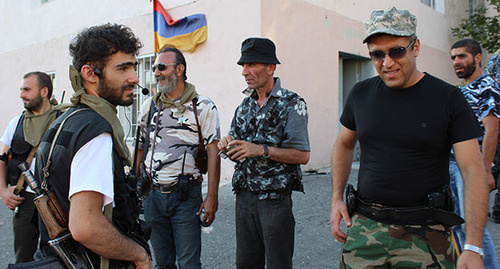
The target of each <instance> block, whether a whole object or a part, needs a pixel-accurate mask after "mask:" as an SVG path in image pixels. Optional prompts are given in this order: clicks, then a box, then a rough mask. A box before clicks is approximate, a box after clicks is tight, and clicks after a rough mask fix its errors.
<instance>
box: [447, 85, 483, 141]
mask: <svg viewBox="0 0 500 269" xmlns="http://www.w3.org/2000/svg"><path fill="white" fill-rule="evenodd" d="M448 113H449V118H450V125H449V128H448V132H449V137H450V142H451V144H455V143H457V142H462V141H466V140H469V139H473V138H478V137H481V136H482V135H483V130H482V129H481V126H480V125H479V123H478V121H477V118H476V116H475V115H474V113H473V112H472V109H471V107H470V105H469V103H468V102H467V100H466V99H465V97H464V95H463V94H462V93H461V92H460V90H459V89H458V88H457V89H456V90H455V91H453V93H452V95H451V96H450V100H449V105H448Z"/></svg>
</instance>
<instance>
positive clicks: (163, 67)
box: [153, 63, 177, 72]
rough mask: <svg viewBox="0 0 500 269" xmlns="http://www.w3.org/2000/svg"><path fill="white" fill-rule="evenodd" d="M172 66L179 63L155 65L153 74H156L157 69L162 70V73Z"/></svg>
mask: <svg viewBox="0 0 500 269" xmlns="http://www.w3.org/2000/svg"><path fill="white" fill-rule="evenodd" d="M172 65H177V63H170V64H164V63H159V64H155V65H153V72H156V68H158V70H160V71H163V70H165V69H167V66H172Z"/></svg>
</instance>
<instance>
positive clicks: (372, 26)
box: [363, 7, 417, 43]
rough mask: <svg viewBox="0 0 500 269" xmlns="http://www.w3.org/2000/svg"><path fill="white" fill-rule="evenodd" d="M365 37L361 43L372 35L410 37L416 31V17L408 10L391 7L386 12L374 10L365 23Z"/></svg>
mask: <svg viewBox="0 0 500 269" xmlns="http://www.w3.org/2000/svg"><path fill="white" fill-rule="evenodd" d="M365 26H366V36H365V39H363V43H366V42H367V41H368V38H369V37H370V36H372V35H374V34H388V35H395V36H411V35H413V34H415V33H416V31H417V17H415V15H413V14H411V13H410V12H409V11H408V10H403V9H397V8H395V7H391V8H390V9H388V10H375V11H373V12H372V16H371V18H370V19H369V20H368V21H367V22H366V24H365Z"/></svg>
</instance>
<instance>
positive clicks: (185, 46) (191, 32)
mask: <svg viewBox="0 0 500 269" xmlns="http://www.w3.org/2000/svg"><path fill="white" fill-rule="evenodd" d="M153 19H154V32H155V52H158V51H159V50H160V49H161V48H162V47H164V46H165V45H171V46H174V47H176V48H178V49H180V50H184V51H187V52H193V51H194V49H195V48H196V46H197V45H198V44H201V43H203V42H205V41H206V40H207V20H206V18H205V14H194V15H190V16H187V17H184V18H182V19H179V20H176V21H174V20H173V19H172V17H171V16H170V14H168V12H167V11H166V10H165V8H164V7H163V5H162V4H161V3H160V1H159V0H153Z"/></svg>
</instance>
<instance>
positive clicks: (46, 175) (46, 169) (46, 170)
mask: <svg viewBox="0 0 500 269" xmlns="http://www.w3.org/2000/svg"><path fill="white" fill-rule="evenodd" d="M83 110H90V108H80V109H77V110H75V111H73V112H71V114H69V116H67V117H66V118H65V119H64V120H63V121H62V122H61V125H59V128H57V132H56V134H55V135H54V139H52V144H51V145H50V150H49V156H48V157H47V163H46V164H45V166H44V167H43V168H42V172H43V180H42V184H41V187H42V189H45V190H46V189H47V179H48V178H49V175H50V173H49V168H50V164H51V162H52V160H51V158H52V151H53V150H54V146H55V145H56V141H57V138H58V137H59V134H60V133H61V131H62V128H63V126H64V123H66V121H67V120H68V119H69V118H70V117H71V116H73V115H75V114H76V113H77V112H80V111H83Z"/></svg>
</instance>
